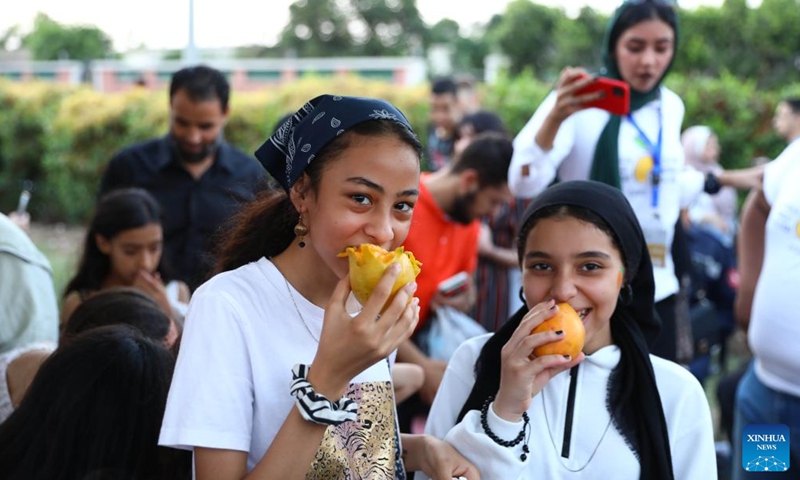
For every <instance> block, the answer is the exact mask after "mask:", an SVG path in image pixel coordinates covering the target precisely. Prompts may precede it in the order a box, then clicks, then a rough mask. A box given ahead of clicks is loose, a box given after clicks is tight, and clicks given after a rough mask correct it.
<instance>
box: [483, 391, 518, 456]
mask: <svg viewBox="0 0 800 480" xmlns="http://www.w3.org/2000/svg"><path fill="white" fill-rule="evenodd" d="M493 400H494V395H491V396H489V398H487V399H486V401H485V402H483V407H481V427H482V428H483V431H484V432H485V433H486V436H487V437H489V438H490V439H491V440H492V441H493V442H494V443H496V444H498V445H500V446H501V447H507V448H510V447H516V446H517V445H519V444H520V443H522V441H523V440H524V441H525V443H524V444H523V445H522V455H520V456H519V459H520V460H522V461H523V462H524V461H525V460H527V459H528V453H530V449H529V448H528V441H527V439H526V437H527V433H528V430H529V428H530V418H528V412H523V413H522V420H523V421H524V424H523V425H522V430H520V432H519V435H517V438H515V439H514V440H503V439H502V438H500V437H498V436H497V435H496V434H495V433H494V432H493V431H492V429H490V428H489V421H488V420H487V417H488V415H489V405H490V404H491V403H492V401H493Z"/></svg>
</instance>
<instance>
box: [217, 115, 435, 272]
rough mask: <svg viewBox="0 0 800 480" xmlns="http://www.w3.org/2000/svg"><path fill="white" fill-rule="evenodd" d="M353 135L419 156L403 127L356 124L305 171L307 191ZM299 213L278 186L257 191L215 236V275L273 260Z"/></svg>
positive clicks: (286, 241)
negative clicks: (399, 145) (389, 141)
mask: <svg viewBox="0 0 800 480" xmlns="http://www.w3.org/2000/svg"><path fill="white" fill-rule="evenodd" d="M356 135H359V136H364V137H394V138H397V139H399V140H401V141H402V142H403V143H405V144H406V145H408V146H410V147H411V148H413V149H414V152H415V153H416V154H417V157H418V158H421V157H422V145H421V144H420V143H419V139H418V138H417V136H416V135H415V134H414V133H413V132H412V131H410V130H409V129H408V128H406V127H405V126H403V125H402V124H400V123H398V122H395V121H390V120H370V121H366V122H362V123H359V124H357V125H355V126H354V127H352V128H351V129H349V130H348V131H347V132H345V133H343V134H342V135H341V136H339V137H337V138H336V139H335V140H333V141H332V142H331V143H329V144H328V145H326V146H325V147H324V148H323V149H322V150H320V152H319V153H318V154H317V155H316V157H314V161H313V162H312V163H311V164H310V165H309V166H308V168H306V170H305V175H308V179H309V188H311V190H312V191H313V192H314V193H317V192H318V189H319V184H320V181H321V179H322V175H323V172H324V171H325V169H326V168H327V166H328V165H329V164H330V163H331V162H332V161H334V160H335V159H337V158H339V156H340V155H341V154H342V153H343V152H344V151H345V150H347V148H349V147H350V145H351V144H352V141H353V139H354V137H355V136H356ZM298 218H299V214H298V212H297V209H295V208H294V204H293V203H292V201H291V199H290V198H289V195H288V194H287V193H286V192H285V191H284V190H283V189H280V188H279V187H275V188H270V189H268V190H264V191H262V192H260V193H259V194H258V195H257V196H256V198H255V199H254V200H253V201H252V202H250V203H248V204H246V205H245V206H244V207H243V208H242V209H241V210H240V211H239V213H238V214H237V215H235V216H234V217H233V219H232V220H231V222H230V223H229V225H228V228H225V229H223V230H224V234H221V235H220V236H219V237H218V247H217V254H216V258H217V264H216V267H215V269H214V273H215V274H216V273H220V272H225V271H228V270H234V269H236V268H239V267H241V266H243V265H247V264H248V263H251V262H255V261H256V260H258V259H260V258H262V257H273V256H275V255H278V254H279V253H281V252H283V251H284V250H286V249H287V248H288V247H289V245H291V243H292V241H293V240H294V238H295V235H294V226H295V225H296V224H297V220H298Z"/></svg>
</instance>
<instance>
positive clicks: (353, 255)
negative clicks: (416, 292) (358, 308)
mask: <svg viewBox="0 0 800 480" xmlns="http://www.w3.org/2000/svg"><path fill="white" fill-rule="evenodd" d="M338 256H339V257H342V258H344V257H347V258H348V260H349V263H350V289H351V290H353V294H354V295H355V296H356V299H357V300H358V301H359V302H360V303H361V304H362V305H364V304H366V302H367V299H368V298H369V297H370V295H372V290H374V289H375V286H376V285H377V284H378V281H379V280H380V279H381V277H382V276H383V273H384V272H385V271H386V269H387V268H389V265H391V264H392V263H399V264H400V267H401V270H400V274H399V275H398V276H397V279H396V280H395V282H394V285H392V294H391V295H389V299H388V300H386V303H385V305H384V308H385V307H386V306H387V305H389V304H391V303H392V300H393V299H394V296H395V294H396V293H397V291H398V290H400V289H401V288H403V287H404V286H405V285H407V284H409V283H411V282H413V281H414V279H415V278H417V275H419V272H420V266H422V264H421V263H420V262H418V261H417V259H416V258H414V254H413V253H411V252H406V251H405V249H404V248H403V247H398V248H396V249H395V250H394V251H393V252H387V251H386V250H384V249H383V248H381V247H379V246H377V245H372V244H370V243H362V244H361V245H359V246H357V247H347V249H346V250H345V251H344V252H342V253H340V254H339V255H338Z"/></svg>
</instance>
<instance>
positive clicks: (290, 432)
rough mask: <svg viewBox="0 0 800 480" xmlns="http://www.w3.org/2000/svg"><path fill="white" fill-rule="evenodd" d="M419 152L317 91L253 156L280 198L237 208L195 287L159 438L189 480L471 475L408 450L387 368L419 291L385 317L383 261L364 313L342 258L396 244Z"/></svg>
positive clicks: (425, 446) (431, 443)
mask: <svg viewBox="0 0 800 480" xmlns="http://www.w3.org/2000/svg"><path fill="white" fill-rule="evenodd" d="M421 151H422V148H421V146H420V144H419V141H418V139H417V137H416V135H415V134H414V132H413V131H412V130H411V127H410V125H409V124H408V121H407V120H406V118H405V117H404V116H403V114H402V113H401V112H400V111H399V110H397V109H396V108H395V107H394V106H393V105H391V104H389V103H388V102H385V101H383V100H375V99H368V98H356V97H341V96H332V95H322V96H320V97H317V98H315V99H313V100H311V101H310V102H308V103H307V104H305V105H304V106H303V107H302V108H301V109H300V110H298V111H297V112H296V113H294V114H293V115H291V116H290V117H289V118H288V119H287V120H286V121H285V122H284V123H283V124H282V125H281V126H280V127H279V128H278V129H277V130H276V132H275V134H274V135H272V137H270V138H269V139H268V140H267V141H266V142H265V143H264V145H263V146H262V147H261V148H260V149H259V150H258V151H257V152H256V157H257V158H258V160H259V161H260V162H261V163H262V164H263V165H264V167H265V168H266V170H267V171H268V172H269V173H270V174H271V175H272V177H273V178H274V179H275V180H276V181H277V182H278V183H279V184H280V186H281V187H282V188H280V189H277V188H276V189H269V190H267V191H265V192H264V193H262V194H261V195H260V196H259V197H258V198H257V199H256V200H255V201H254V202H252V203H250V204H248V205H246V206H245V207H244V208H243V209H242V212H241V213H240V214H239V216H238V217H237V218H236V219H234V221H233V222H232V224H231V227H230V229H229V230H228V231H226V232H225V234H224V238H223V240H222V245H221V252H220V255H219V256H218V257H217V258H218V265H217V271H218V274H217V275H216V276H215V277H214V278H212V279H211V280H209V281H208V282H206V283H205V284H204V285H203V286H201V287H200V288H199V289H198V290H197V291H196V292H195V295H194V297H193V300H192V303H191V305H190V307H189V312H188V314H187V320H186V329H185V331H184V336H183V340H182V343H181V347H180V354H179V357H178V362H177V366H176V370H175V375H174V378H173V382H172V387H171V389H170V394H169V400H168V403H167V408H166V413H165V416H164V422H163V425H162V430H161V437H160V440H159V442H160V443H161V444H162V445H165V446H172V447H176V448H185V449H191V450H193V452H194V462H195V463H194V465H195V469H194V472H195V478H196V479H198V480H204V479H214V480H228V479H230V480H233V479H236V480H240V479H245V478H246V479H248V480H249V479H265V480H266V479H277V478H279V479H303V478H305V479H351V478H352V479H356V478H357V479H364V480H396V479H404V478H405V470H410V471H415V470H421V471H424V472H426V473H427V474H429V475H432V476H434V477H435V478H441V479H447V480H449V479H450V478H452V477H454V476H459V475H463V476H466V477H467V478H469V479H470V480H475V479H476V478H477V474H476V471H475V468H474V467H473V466H472V465H470V464H469V462H467V461H466V460H464V459H463V457H461V456H460V455H458V453H457V452H456V451H455V450H454V449H453V448H452V447H451V446H449V445H448V444H447V443H445V442H443V441H441V440H439V439H436V438H433V437H429V436H421V435H403V436H402V444H401V435H400V433H399V430H398V428H397V422H396V415H395V404H394V397H393V389H392V384H391V373H390V369H391V365H390V364H391V362H393V359H394V353H393V352H394V351H395V350H396V348H397V346H398V345H399V344H400V343H401V342H403V341H404V340H406V339H407V338H408V337H409V336H410V335H411V333H412V332H413V330H414V327H415V326H416V324H417V322H418V320H419V305H418V303H419V302H418V300H417V299H416V298H414V297H413V295H414V292H415V288H416V284H415V283H414V282H412V283H410V284H408V285H406V286H405V287H403V288H401V289H400V290H399V291H398V293H397V295H396V296H395V298H394V300H393V301H392V302H391V303H390V304H389V305H388V307H387V308H386V309H385V310H382V307H383V305H384V303H385V302H386V301H387V299H388V298H389V293H390V290H391V285H392V284H393V283H394V280H395V279H396V278H397V275H398V273H399V272H398V271H399V269H396V268H391V267H390V268H388V269H387V273H386V274H385V275H384V276H383V278H382V279H381V281H380V282H379V283H378V286H377V287H376V289H375V291H374V292H373V294H372V296H371V297H370V298H369V300H368V301H367V302H366V303H365V305H363V308H360V306H358V305H353V304H352V302H350V301H348V299H349V298H350V283H349V278H348V260H347V259H346V258H340V257H339V256H338V254H339V253H340V252H343V251H345V249H346V248H347V247H351V246H356V245H360V244H362V243H372V244H375V245H379V246H381V247H383V248H385V249H387V250H394V249H395V248H397V247H399V246H400V245H401V244H402V243H403V241H404V240H405V238H406V235H407V234H408V229H409V226H410V223H411V214H412V212H413V209H414V204H415V202H416V200H417V197H418V195H419V176H420V157H421Z"/></svg>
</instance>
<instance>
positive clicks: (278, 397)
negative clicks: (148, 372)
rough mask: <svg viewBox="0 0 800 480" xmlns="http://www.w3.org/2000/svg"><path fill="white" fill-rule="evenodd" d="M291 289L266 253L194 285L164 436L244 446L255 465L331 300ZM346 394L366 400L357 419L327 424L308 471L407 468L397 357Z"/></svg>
mask: <svg viewBox="0 0 800 480" xmlns="http://www.w3.org/2000/svg"><path fill="white" fill-rule="evenodd" d="M288 288H292V287H288ZM292 295H293V297H294V300H295V301H296V302H297V308H295V305H294V303H293V302H292V298H291V297H290V296H289V291H288V290H287V283H286V282H285V280H284V278H283V276H282V275H281V274H280V272H279V271H278V269H277V268H275V266H274V265H273V264H272V262H270V261H269V260H267V259H264V258H262V259H261V260H259V261H257V262H254V263H251V264H248V265H245V266H243V267H240V268H238V269H236V270H233V271H230V272H225V273H222V274H219V275H217V276H215V277H214V278H212V279H211V280H209V281H208V282H206V283H205V284H204V285H203V286H201V287H200V288H199V289H198V290H197V291H196V292H195V294H194V295H193V296H192V300H191V303H190V305H189V311H188V313H187V317H186V325H185V330H184V334H183V340H182V343H181V347H180V354H179V356H178V361H177V365H176V368H175V375H174V377H173V379H172V386H171V388H170V391H169V397H168V400H167V408H166V412H165V414H164V422H163V424H162V427H161V437H160V438H159V444H160V445H164V446H170V447H176V448H184V449H192V448H193V447H208V448H218V449H229V450H239V451H244V452H248V455H247V470H248V471H251V470H252V469H253V468H254V467H255V466H256V464H257V463H258V462H259V461H260V460H261V458H262V457H263V456H264V454H265V453H266V451H267V449H269V447H270V445H271V443H272V441H273V439H274V438H275V435H276V434H277V432H278V430H279V429H280V427H281V426H282V425H283V422H284V421H285V420H286V417H287V416H288V415H289V413H290V410H291V409H292V408H295V400H294V397H292V396H291V395H290V394H289V387H290V385H291V382H292V372H291V369H292V366H293V365H294V364H296V363H305V364H310V363H311V362H312V360H313V359H314V355H315V353H316V350H317V346H318V343H317V340H316V339H315V337H316V338H319V335H320V332H321V330H322V322H323V315H324V311H323V309H321V308H319V307H317V306H316V305H314V304H312V303H311V302H309V301H308V300H306V299H305V298H304V297H303V296H302V295H300V293H299V292H297V291H296V290H294V289H293V288H292ZM297 310H299V311H300V313H301V314H302V319H301V318H300V317H298V313H297ZM312 333H313V336H312ZM311 368H313V366H312V367H311ZM347 396H348V397H350V398H352V399H354V400H355V401H356V403H358V405H359V407H358V420H357V421H356V422H345V423H343V424H341V425H339V426H338V427H329V428H328V430H327V432H326V433H325V437H324V438H323V441H322V444H321V446H320V450H319V451H318V452H317V456H316V459H315V462H314V464H313V466H312V468H311V469H310V470H309V475H308V476H307V477H306V478H307V479H310V478H320V479H322V478H325V479H327V478H345V477H347V478H349V475H352V476H353V477H354V478H365V479H381V480H383V479H394V478H396V477H395V475H398V477H399V478H402V476H401V473H398V472H397V471H396V464H397V461H398V458H399V455H398V451H399V433H398V430H397V427H396V425H397V422H396V420H395V418H396V416H395V408H394V393H393V389H392V383H391V375H390V370H389V365H388V362H386V361H379V362H377V363H376V364H375V365H373V366H372V367H370V368H368V369H367V370H365V371H364V372H362V373H361V374H360V375H358V376H357V377H356V378H354V379H353V381H352V383H351V385H350V387H349V388H348V391H347Z"/></svg>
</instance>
